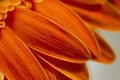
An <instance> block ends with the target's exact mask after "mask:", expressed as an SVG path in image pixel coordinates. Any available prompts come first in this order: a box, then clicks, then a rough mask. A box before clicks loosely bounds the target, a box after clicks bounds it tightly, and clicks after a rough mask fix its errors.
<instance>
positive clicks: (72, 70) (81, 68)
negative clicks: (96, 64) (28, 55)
mask: <svg viewBox="0 0 120 80" xmlns="http://www.w3.org/2000/svg"><path fill="white" fill-rule="evenodd" d="M32 51H33V50H32ZM33 53H34V54H35V55H37V56H38V57H39V59H38V60H39V61H41V60H43V61H44V62H45V63H47V64H49V65H50V66H51V67H53V68H54V69H56V70H57V71H58V72H60V73H62V74H63V75H65V76H67V77H68V78H70V79H72V80H88V78H89V75H88V71H87V67H86V65H85V64H75V63H69V62H64V61H61V60H58V59H54V58H52V57H48V56H44V55H38V54H39V53H38V52H36V51H33ZM40 59H41V60H40Z"/></svg>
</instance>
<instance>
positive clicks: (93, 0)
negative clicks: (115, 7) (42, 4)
mask: <svg viewBox="0 0 120 80" xmlns="http://www.w3.org/2000/svg"><path fill="white" fill-rule="evenodd" d="M61 1H65V2H76V3H82V4H90V5H95V4H99V3H104V2H106V1H107V0H61Z"/></svg>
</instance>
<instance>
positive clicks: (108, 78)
mask: <svg viewBox="0 0 120 80" xmlns="http://www.w3.org/2000/svg"><path fill="white" fill-rule="evenodd" d="M98 32H99V33H100V35H101V36H102V37H103V38H104V40H106V41H107V43H108V44H109V45H110V46H111V48H113V51H114V52H115V54H116V60H115V61H114V62H113V63H112V64H109V65H106V64H100V63H96V62H91V61H89V62H88V68H89V72H90V80H119V79H120V32H110V31H102V30H99V31H98Z"/></svg>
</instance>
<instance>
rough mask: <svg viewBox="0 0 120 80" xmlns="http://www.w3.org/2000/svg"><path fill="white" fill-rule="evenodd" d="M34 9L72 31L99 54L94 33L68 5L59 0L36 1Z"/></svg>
mask: <svg viewBox="0 0 120 80" xmlns="http://www.w3.org/2000/svg"><path fill="white" fill-rule="evenodd" d="M33 8H34V10H35V11H36V12H38V13H39V14H41V15H44V16H46V17H48V18H50V19H52V20H54V21H56V22H57V23H58V24H60V25H62V28H64V30H67V31H68V32H70V33H71V34H72V35H73V36H74V37H76V39H78V40H79V41H80V42H82V43H83V44H84V45H85V46H86V48H88V49H89V50H90V51H91V52H92V53H93V55H94V56H95V57H97V56H98V54H99V47H98V44H97V42H96V40H95V38H94V36H93V34H92V33H91V32H90V31H89V30H88V28H87V27H86V26H85V24H83V21H82V19H81V18H80V17H78V16H77V15H76V14H75V13H74V12H72V11H71V10H70V9H69V8H68V7H67V6H65V5H64V4H62V3H61V2H60V1H57V0H53V1H51V0H44V1H43V2H42V3H35V2H34V7H33Z"/></svg>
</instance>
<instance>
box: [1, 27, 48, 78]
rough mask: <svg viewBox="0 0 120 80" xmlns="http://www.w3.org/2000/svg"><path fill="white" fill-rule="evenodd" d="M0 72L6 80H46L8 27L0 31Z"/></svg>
mask: <svg viewBox="0 0 120 80" xmlns="http://www.w3.org/2000/svg"><path fill="white" fill-rule="evenodd" d="M0 72H2V73H3V74H5V76H6V77H7V79H8V80H48V79H47V77H46V74H45V73H44V70H43V68H42V67H41V65H40V64H39V63H38V61H37V60H36V59H35V57H34V55H33V54H32V53H31V52H30V50H29V49H28V48H27V47H26V45H25V44H24V43H23V42H22V41H21V40H20V39H19V38H18V37H17V36H16V35H15V33H14V32H13V31H12V30H11V29H10V28H9V27H6V28H4V29H2V30H1V31H0Z"/></svg>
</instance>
